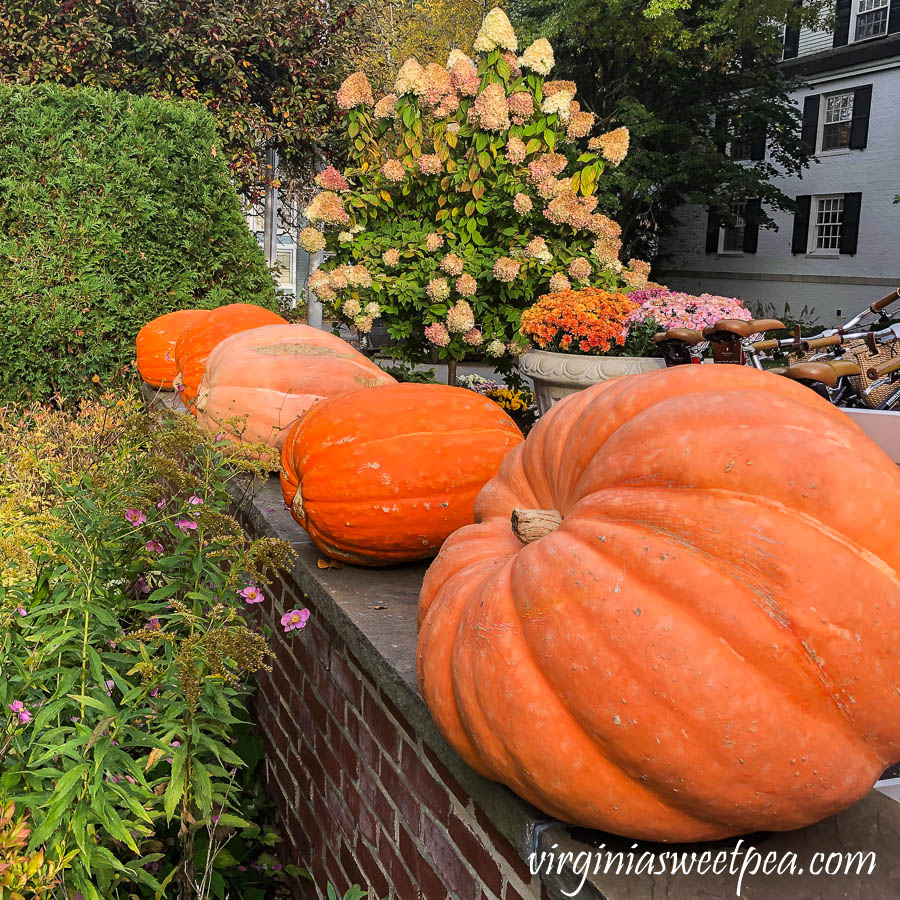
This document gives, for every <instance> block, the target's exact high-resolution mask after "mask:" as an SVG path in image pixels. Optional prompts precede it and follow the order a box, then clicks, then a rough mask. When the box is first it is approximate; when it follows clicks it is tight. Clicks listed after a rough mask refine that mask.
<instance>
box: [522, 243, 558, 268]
mask: <svg viewBox="0 0 900 900" xmlns="http://www.w3.org/2000/svg"><path fill="white" fill-rule="evenodd" d="M525 255H526V256H530V257H531V258H532V259H536V260H538V261H539V262H542V263H545V264H546V263H549V262H552V261H553V254H552V253H551V252H550V248H549V247H548V246H547V242H546V241H545V240H544V239H543V238H542V237H533V238H532V239H531V240H530V241H529V242H528V243H527V244H526V245H525Z"/></svg>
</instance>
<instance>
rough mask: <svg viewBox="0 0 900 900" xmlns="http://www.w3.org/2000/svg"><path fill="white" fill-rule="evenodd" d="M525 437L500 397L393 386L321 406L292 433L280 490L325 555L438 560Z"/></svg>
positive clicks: (371, 561)
mask: <svg viewBox="0 0 900 900" xmlns="http://www.w3.org/2000/svg"><path fill="white" fill-rule="evenodd" d="M521 442H522V434H521V432H520V431H519V429H518V428H517V427H516V424H515V423H514V422H513V420H512V419H510V417H509V416H508V415H506V413H505V412H504V411H503V410H502V409H501V408H500V407H499V406H498V405H497V404H496V403H494V402H493V401H492V400H489V399H487V398H486V397H482V396H480V395H479V394H476V393H474V392H472V391H467V390H464V389H463V388H456V387H448V386H447V385H437V384H392V385H387V386H385V387H376V388H372V389H370V390H363V391H354V392H353V393H352V394H344V395H343V396H340V397H335V398H333V399H331V400H323V401H322V402H321V403H317V404H316V405H315V406H314V407H313V408H312V409H311V410H310V411H309V412H308V413H306V415H305V416H303V418H302V419H300V421H299V422H298V423H297V424H296V425H295V426H294V427H293V428H292V429H291V430H290V431H289V432H288V436H287V438H286V439H285V442H284V447H283V448H282V452H281V464H282V476H281V487H282V491H283V493H284V499H285V502H286V503H287V504H288V505H289V506H290V507H291V510H292V513H293V515H294V518H295V519H297V521H298V522H299V523H300V524H301V525H302V526H303V527H304V528H305V529H306V530H307V532H308V533H309V536H310V537H311V538H312V540H313V542H314V543H315V544H316V546H317V547H318V548H319V549H320V550H321V551H322V552H323V553H324V554H325V555H326V556H330V557H332V558H334V559H339V560H343V561H344V562H350V563H356V564H358V565H365V566H384V565H391V564H393V563H398V562H406V561H411V560H416V559H425V558H427V557H429V556H434V554H435V553H437V551H438V549H439V548H440V546H441V544H442V543H443V541H444V540H445V539H446V537H447V536H448V535H449V534H450V533H451V532H453V531H455V530H456V529H457V528H459V527H460V526H462V525H465V524H467V523H469V522H471V521H472V515H473V508H474V505H475V497H476V495H477V494H478V492H479V491H480V490H481V488H482V487H483V486H484V484H485V482H486V481H487V480H488V479H489V478H491V477H492V476H493V475H495V474H496V473H497V470H498V469H499V467H500V461H501V460H502V459H503V457H504V456H505V455H506V453H507V452H508V451H509V450H510V449H511V448H513V447H515V446H517V445H518V444H520V443H521Z"/></svg>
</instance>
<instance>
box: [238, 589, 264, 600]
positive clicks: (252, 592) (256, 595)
mask: <svg viewBox="0 0 900 900" xmlns="http://www.w3.org/2000/svg"><path fill="white" fill-rule="evenodd" d="M239 593H240V595H241V596H242V597H243V598H244V602H245V603H250V604H253V603H262V602H263V600H264V599H265V597H263V593H262V591H261V590H260V589H259V588H258V587H257V586H256V585H255V584H248V585H247V587H245V588H244V589H243V590H242V591H240V592H239Z"/></svg>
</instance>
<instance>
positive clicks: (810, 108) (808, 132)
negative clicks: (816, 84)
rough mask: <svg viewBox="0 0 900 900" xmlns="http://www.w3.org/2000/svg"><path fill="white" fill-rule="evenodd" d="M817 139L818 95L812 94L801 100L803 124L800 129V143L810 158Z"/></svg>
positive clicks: (814, 149)
mask: <svg viewBox="0 0 900 900" xmlns="http://www.w3.org/2000/svg"><path fill="white" fill-rule="evenodd" d="M818 139H819V95H818V94H813V95H812V96H811V97H806V98H804V100H803V124H802V125H801V128H800V141H801V143H802V144H803V146H804V147H805V149H806V152H807V153H808V154H809V155H810V156H814V155H815V152H816V141H818Z"/></svg>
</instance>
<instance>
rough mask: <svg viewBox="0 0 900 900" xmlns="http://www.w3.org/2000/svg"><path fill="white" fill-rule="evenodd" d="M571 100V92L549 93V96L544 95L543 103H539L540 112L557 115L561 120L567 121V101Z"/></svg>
mask: <svg viewBox="0 0 900 900" xmlns="http://www.w3.org/2000/svg"><path fill="white" fill-rule="evenodd" d="M571 102H572V95H571V94H564V93H558V94H551V95H550V96H549V97H544V101H543V103H541V112H543V113H545V114H546V115H548V116H552V115H554V114H555V115H557V116H559V119H560V121H561V122H568V121H569V103H571Z"/></svg>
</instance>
